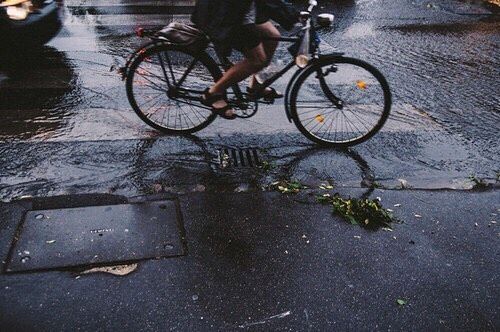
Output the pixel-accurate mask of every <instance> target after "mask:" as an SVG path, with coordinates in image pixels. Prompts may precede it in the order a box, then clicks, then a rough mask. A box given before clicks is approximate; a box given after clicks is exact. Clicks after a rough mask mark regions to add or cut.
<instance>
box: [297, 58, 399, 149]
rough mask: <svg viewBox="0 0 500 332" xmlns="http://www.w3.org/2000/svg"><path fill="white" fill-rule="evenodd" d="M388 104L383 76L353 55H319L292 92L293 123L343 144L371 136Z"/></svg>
mask: <svg viewBox="0 0 500 332" xmlns="http://www.w3.org/2000/svg"><path fill="white" fill-rule="evenodd" d="M390 109H391V93H390V90H389V85H388V84H387V81H386V80H385V78H384V76H383V75H382V74H381V73H380V72H379V71H378V70H377V69H376V68H375V67H373V66H371V65H370V64H368V63H366V62H364V61H361V60H358V59H353V58H347V57H331V58H323V59H319V60H317V62H315V63H313V64H311V66H310V67H309V68H306V70H304V72H303V73H302V74H301V75H300V76H299V77H298V78H297V81H296V83H295V84H294V86H293V88H292V91H291V97H290V110H291V115H292V118H293V119H294V122H295V125H296V126H297V128H298V129H299V130H300V132H301V133H302V134H304V135H305V136H306V137H307V138H309V139H310V140H312V141H313V142H316V143H318V144H321V145H327V146H333V147H346V146H352V145H356V144H359V143H361V142H364V141H366V140H367V139H369V138H371V137H372V136H373V135H375V134H376V133H377V132H378V131H379V130H380V129H381V128H382V126H383V125H384V123H385V121H386V120H387V118H388V116H389V112H390Z"/></svg>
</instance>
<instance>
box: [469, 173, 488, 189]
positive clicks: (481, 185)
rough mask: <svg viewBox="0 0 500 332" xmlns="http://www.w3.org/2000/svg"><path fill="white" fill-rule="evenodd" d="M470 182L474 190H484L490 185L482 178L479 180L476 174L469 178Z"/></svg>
mask: <svg viewBox="0 0 500 332" xmlns="http://www.w3.org/2000/svg"><path fill="white" fill-rule="evenodd" d="M469 180H470V181H471V182H472V189H476V190H484V189H487V188H488V187H489V185H488V183H487V182H486V181H485V180H484V179H481V178H478V177H477V176H475V175H474V174H472V175H470V176H469Z"/></svg>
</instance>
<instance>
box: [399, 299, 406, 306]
mask: <svg viewBox="0 0 500 332" xmlns="http://www.w3.org/2000/svg"><path fill="white" fill-rule="evenodd" d="M396 302H397V303H398V304H399V305H400V306H404V305H406V303H407V301H405V300H403V299H397V300H396Z"/></svg>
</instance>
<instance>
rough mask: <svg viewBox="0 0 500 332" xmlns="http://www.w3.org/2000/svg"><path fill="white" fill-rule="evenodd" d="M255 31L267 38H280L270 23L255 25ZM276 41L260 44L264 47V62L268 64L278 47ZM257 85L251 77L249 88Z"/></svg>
mask: <svg viewBox="0 0 500 332" xmlns="http://www.w3.org/2000/svg"><path fill="white" fill-rule="evenodd" d="M257 29H258V30H259V31H260V33H261V34H262V35H263V36H265V37H268V38H279V37H281V34H280V32H279V31H278V29H276V27H275V26H274V24H272V23H271V22H269V21H267V22H266V23H263V24H259V25H257ZM278 43H279V42H278V41H277V40H264V41H263V42H262V44H263V46H264V52H265V53H266V62H267V63H270V62H271V60H272V58H273V56H274V52H275V51H276V48H277V47H278ZM256 84H257V79H256V77H255V75H253V76H252V79H251V80H250V84H249V86H250V88H253V87H254V86H255V85H256Z"/></svg>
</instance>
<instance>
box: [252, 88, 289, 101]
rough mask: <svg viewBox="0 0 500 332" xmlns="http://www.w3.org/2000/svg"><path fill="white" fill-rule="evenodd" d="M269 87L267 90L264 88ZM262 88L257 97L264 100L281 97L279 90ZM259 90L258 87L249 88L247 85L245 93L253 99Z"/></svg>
mask: <svg viewBox="0 0 500 332" xmlns="http://www.w3.org/2000/svg"><path fill="white" fill-rule="evenodd" d="M266 89H269V90H266ZM266 89H264V91H263V92H261V93H260V95H259V97H260V98H264V99H265V100H274V99H278V98H283V94H282V93H281V92H278V91H276V89H275V88H271V87H269V88H266ZM258 90H259V88H251V87H247V93H248V95H249V96H250V98H252V99H254V97H256V95H255V94H256V93H257V91H258Z"/></svg>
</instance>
